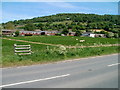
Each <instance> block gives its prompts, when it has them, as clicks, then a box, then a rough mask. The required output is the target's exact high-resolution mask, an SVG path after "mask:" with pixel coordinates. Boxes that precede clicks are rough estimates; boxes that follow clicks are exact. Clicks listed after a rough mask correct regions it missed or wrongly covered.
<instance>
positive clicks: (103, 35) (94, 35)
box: [82, 32, 105, 37]
mask: <svg viewBox="0 0 120 90" xmlns="http://www.w3.org/2000/svg"><path fill="white" fill-rule="evenodd" d="M82 36H86V37H105V34H95V33H91V32H85V33H83V34H82Z"/></svg>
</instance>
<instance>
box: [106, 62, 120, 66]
mask: <svg viewBox="0 0 120 90" xmlns="http://www.w3.org/2000/svg"><path fill="white" fill-rule="evenodd" d="M119 64H120V63H115V64H110V65H107V66H108V67H112V66H115V65H119Z"/></svg>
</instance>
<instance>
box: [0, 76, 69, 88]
mask: <svg viewBox="0 0 120 90" xmlns="http://www.w3.org/2000/svg"><path fill="white" fill-rule="evenodd" d="M69 75H70V74H66V75H60V76H54V77H50V78H44V79H36V80H31V81H25V82H18V83H12V84H6V85H1V86H0V88H1V87H8V86H14V85H20V84H27V83H33V82H38V81H45V80H50V79H55V78H62V77H67V76H69Z"/></svg>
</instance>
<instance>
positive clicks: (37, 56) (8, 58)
mask: <svg viewBox="0 0 120 90" xmlns="http://www.w3.org/2000/svg"><path fill="white" fill-rule="evenodd" d="M14 43H16V44H28V43H23V42H17V41H9V40H3V41H2V54H3V55H2V61H3V67H8V66H19V65H30V64H36V63H37V64H38V63H46V62H47V63H48V62H56V61H59V60H65V59H72V58H81V57H89V56H96V55H104V54H112V53H117V52H118V47H99V48H79V49H67V50H65V51H64V50H61V49H60V48H59V47H51V46H49V48H47V46H45V45H36V44H31V46H32V51H33V52H34V53H33V54H32V55H28V56H17V55H14V50H13V44H14Z"/></svg>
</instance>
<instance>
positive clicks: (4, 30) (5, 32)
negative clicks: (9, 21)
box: [2, 29, 15, 36]
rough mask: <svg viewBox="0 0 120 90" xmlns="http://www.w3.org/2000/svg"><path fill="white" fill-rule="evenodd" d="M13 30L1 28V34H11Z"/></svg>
mask: <svg viewBox="0 0 120 90" xmlns="http://www.w3.org/2000/svg"><path fill="white" fill-rule="evenodd" d="M14 32H15V30H8V29H2V36H12V35H13V33H14Z"/></svg>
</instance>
